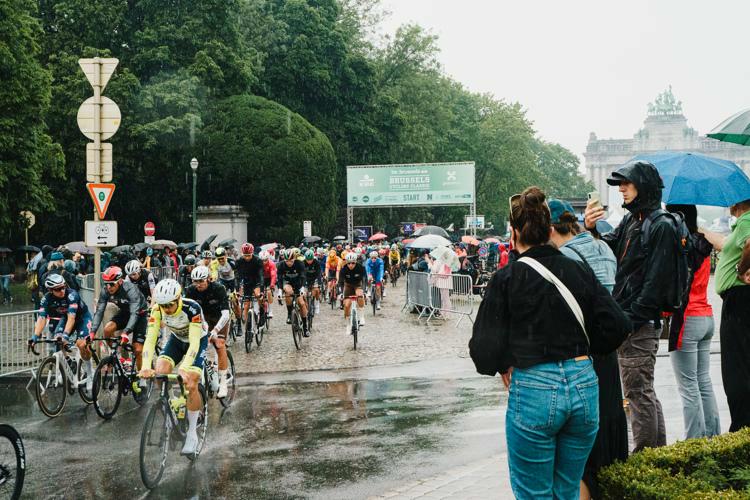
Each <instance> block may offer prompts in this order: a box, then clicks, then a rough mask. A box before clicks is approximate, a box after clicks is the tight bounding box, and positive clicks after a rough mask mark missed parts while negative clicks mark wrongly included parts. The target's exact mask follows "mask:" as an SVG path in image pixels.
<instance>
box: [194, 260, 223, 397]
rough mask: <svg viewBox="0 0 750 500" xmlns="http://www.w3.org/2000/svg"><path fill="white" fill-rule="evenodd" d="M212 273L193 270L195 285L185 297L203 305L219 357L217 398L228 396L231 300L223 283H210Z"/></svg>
mask: <svg viewBox="0 0 750 500" xmlns="http://www.w3.org/2000/svg"><path fill="white" fill-rule="evenodd" d="M209 274H210V271H209V270H208V268H207V267H206V266H197V267H196V268H195V269H193V272H192V273H191V276H190V278H191V279H192V281H193V284H192V285H190V286H189V287H188V288H187V290H185V297H187V298H188V299H191V300H194V301H196V302H197V303H199V304H200V305H201V308H202V309H203V316H204V318H205V319H206V323H207V324H208V331H209V333H210V335H211V338H210V341H211V342H213V344H214V347H215V348H216V353H217V354H218V356H219V390H218V392H217V393H216V397H218V398H224V397H226V396H227V369H228V368H229V358H228V357H227V346H226V339H227V334H228V333H229V299H228V297H227V289H226V288H225V287H224V285H222V284H221V283H218V282H215V281H209V280H208V276H209Z"/></svg>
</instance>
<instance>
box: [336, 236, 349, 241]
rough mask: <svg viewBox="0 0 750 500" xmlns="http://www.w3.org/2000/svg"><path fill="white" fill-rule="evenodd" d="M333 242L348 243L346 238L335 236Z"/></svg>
mask: <svg viewBox="0 0 750 500" xmlns="http://www.w3.org/2000/svg"><path fill="white" fill-rule="evenodd" d="M333 241H346V236H334V237H333Z"/></svg>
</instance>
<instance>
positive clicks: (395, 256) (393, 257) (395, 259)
mask: <svg viewBox="0 0 750 500" xmlns="http://www.w3.org/2000/svg"><path fill="white" fill-rule="evenodd" d="M388 260H390V261H391V265H392V266H397V265H398V264H399V263H401V253H400V252H399V251H398V250H396V251H391V253H390V254H388Z"/></svg>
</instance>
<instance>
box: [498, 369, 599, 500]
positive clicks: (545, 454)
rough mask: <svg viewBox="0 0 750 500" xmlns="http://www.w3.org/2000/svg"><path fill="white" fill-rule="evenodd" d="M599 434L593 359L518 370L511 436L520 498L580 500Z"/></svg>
mask: <svg viewBox="0 0 750 500" xmlns="http://www.w3.org/2000/svg"><path fill="white" fill-rule="evenodd" d="M598 429H599V381H598V379H597V377H596V372H594V366H593V364H592V362H591V360H590V359H585V360H581V361H575V360H572V359H570V360H566V361H559V362H554V363H544V364H540V365H535V366H532V367H530V368H523V369H520V368H516V369H514V370H513V376H512V378H511V386H510V395H509V397H508V411H507V412H506V414H505V435H506V440H507V444H508V463H509V465H510V484H511V487H512V488H513V494H514V495H515V496H516V498H518V499H526V498H530V499H532V498H533V499H542V498H555V499H558V498H559V499H569V498H578V495H579V488H580V481H581V477H582V476H583V469H584V466H585V465H586V460H587V459H588V457H589V453H590V452H591V448H592V446H593V445H594V440H595V439H596V433H597V431H598Z"/></svg>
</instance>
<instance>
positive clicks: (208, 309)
mask: <svg viewBox="0 0 750 500" xmlns="http://www.w3.org/2000/svg"><path fill="white" fill-rule="evenodd" d="M185 297H187V298H188V299H191V300H194V301H196V302H197V303H198V304H200V306H201V308H202V309H203V316H205V318H206V321H207V322H208V326H209V328H216V329H217V330H221V329H222V328H224V325H225V324H226V323H227V321H229V298H228V297H227V290H226V288H224V286H223V285H221V284H219V283H215V282H209V283H208V286H207V287H206V289H205V290H203V291H202V292H201V291H199V290H198V287H197V286H195V285H190V286H189V287H188V288H187V290H186V291H185Z"/></svg>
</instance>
